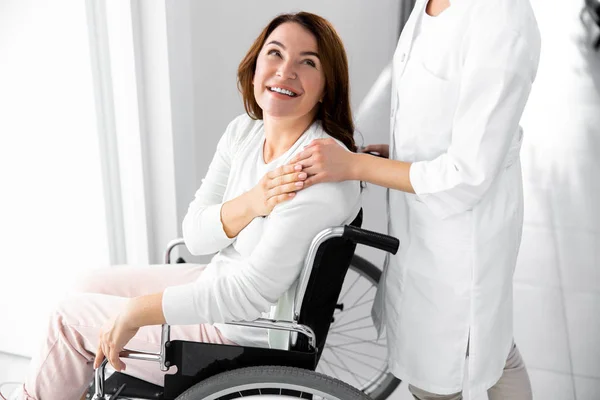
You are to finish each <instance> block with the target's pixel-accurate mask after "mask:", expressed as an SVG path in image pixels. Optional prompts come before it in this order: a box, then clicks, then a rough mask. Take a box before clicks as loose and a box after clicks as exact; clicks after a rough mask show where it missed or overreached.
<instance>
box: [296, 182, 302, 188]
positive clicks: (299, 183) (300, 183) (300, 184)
mask: <svg viewBox="0 0 600 400" xmlns="http://www.w3.org/2000/svg"><path fill="white" fill-rule="evenodd" d="M303 185H304V182H296V186H297V187H302V186H303Z"/></svg>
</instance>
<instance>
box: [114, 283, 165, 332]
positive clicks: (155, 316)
mask: <svg viewBox="0 0 600 400" xmlns="http://www.w3.org/2000/svg"><path fill="white" fill-rule="evenodd" d="M162 298H163V294H162V292H160V293H154V294H150V295H146V296H139V297H135V298H132V299H131V300H129V302H128V303H127V307H126V309H125V315H124V320H125V322H126V323H127V325H128V326H129V327H132V328H141V327H142V326H147V325H162V324H164V323H166V322H165V316H164V313H163V310H162Z"/></svg>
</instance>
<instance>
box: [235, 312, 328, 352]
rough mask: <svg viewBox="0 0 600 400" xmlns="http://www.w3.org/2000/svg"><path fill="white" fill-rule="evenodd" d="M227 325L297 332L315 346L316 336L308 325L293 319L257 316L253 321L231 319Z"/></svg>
mask: <svg viewBox="0 0 600 400" xmlns="http://www.w3.org/2000/svg"><path fill="white" fill-rule="evenodd" d="M226 324H227V325H238V326H249V327H252V328H265V329H276V330H280V331H288V332H297V333H301V334H303V335H305V336H306V337H307V338H308V343H309V344H310V346H311V347H312V348H315V347H316V346H317V336H316V335H315V332H314V331H313V330H312V329H311V328H310V327H308V326H306V325H302V324H298V323H296V322H293V321H284V320H275V319H268V318H258V319H255V320H254V321H233V322H226Z"/></svg>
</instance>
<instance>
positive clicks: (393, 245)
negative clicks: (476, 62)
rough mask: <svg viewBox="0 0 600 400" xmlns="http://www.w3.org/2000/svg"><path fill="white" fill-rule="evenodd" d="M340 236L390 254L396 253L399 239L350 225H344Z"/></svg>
mask: <svg viewBox="0 0 600 400" xmlns="http://www.w3.org/2000/svg"><path fill="white" fill-rule="evenodd" d="M342 237H344V238H346V239H350V240H352V241H354V242H355V243H360V244H364V245H366V246H369V247H375V248H377V249H380V250H383V251H387V252H388V253H392V254H396V252H397V251H398V247H400V241H399V240H398V239H397V238H395V237H393V236H389V235H384V234H383V233H378V232H373V231H368V230H366V229H360V228H356V227H354V226H351V225H346V226H344V234H343V235H342Z"/></svg>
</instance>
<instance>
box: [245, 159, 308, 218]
mask: <svg viewBox="0 0 600 400" xmlns="http://www.w3.org/2000/svg"><path fill="white" fill-rule="evenodd" d="M306 177H307V174H306V173H305V172H302V166H301V165H283V166H281V167H279V168H276V169H274V170H273V171H270V172H268V173H266V174H265V176H263V177H262V179H261V180H260V181H259V182H258V184H257V185H256V186H254V188H252V189H251V190H250V191H249V192H248V195H249V196H250V204H251V209H252V210H253V213H254V214H255V216H261V217H264V216H267V215H269V214H271V211H273V208H275V206H276V205H277V204H279V203H283V202H284V201H287V200H290V199H292V198H293V197H294V196H295V195H296V192H297V191H298V190H300V189H302V188H303V187H304V180H306Z"/></svg>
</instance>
